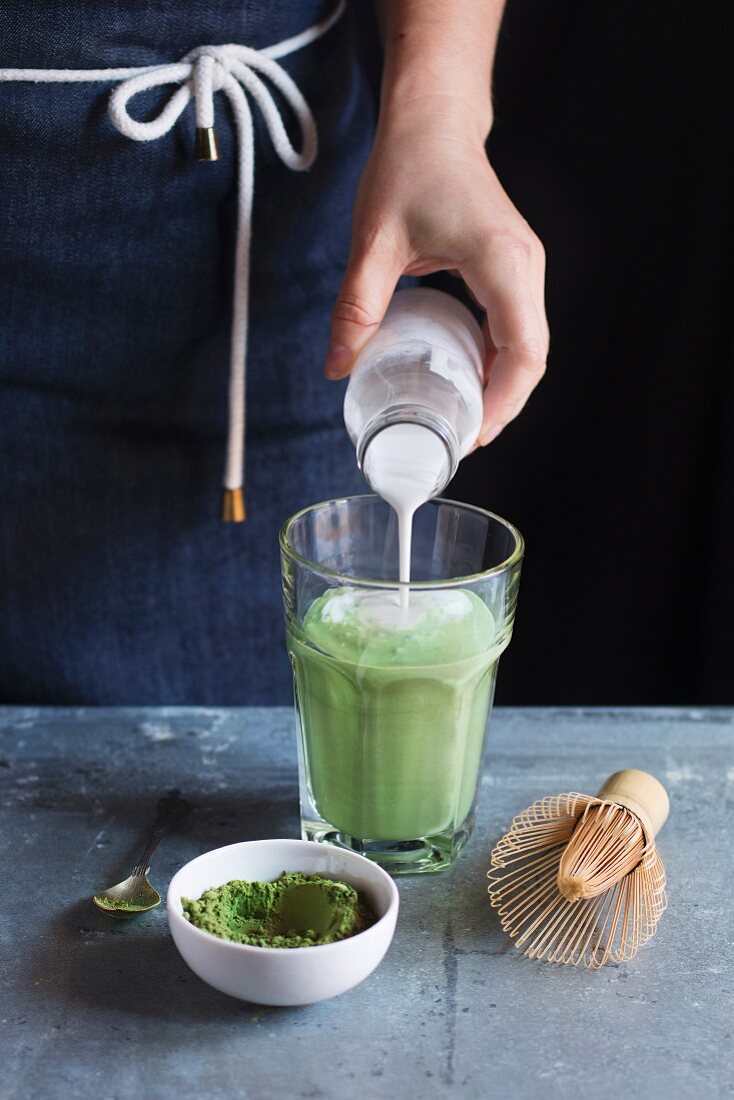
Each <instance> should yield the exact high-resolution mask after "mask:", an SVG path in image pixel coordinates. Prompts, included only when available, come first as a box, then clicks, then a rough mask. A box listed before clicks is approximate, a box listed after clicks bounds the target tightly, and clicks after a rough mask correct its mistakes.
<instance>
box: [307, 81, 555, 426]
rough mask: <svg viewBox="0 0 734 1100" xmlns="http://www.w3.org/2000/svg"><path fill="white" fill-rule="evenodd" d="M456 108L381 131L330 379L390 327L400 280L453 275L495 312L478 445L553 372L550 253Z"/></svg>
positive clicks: (363, 195)
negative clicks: (387, 318) (547, 305)
mask: <svg viewBox="0 0 734 1100" xmlns="http://www.w3.org/2000/svg"><path fill="white" fill-rule="evenodd" d="M457 117H458V112H457V115H456V116H453V117H451V112H450V111H449V112H448V113H447V111H446V107H445V103H443V102H442V103H441V105H440V107H436V105H435V103H434V104H433V105H431V108H430V109H429V110H426V107H425V105H424V106H423V107H422V108H421V109H419V110H418V111H412V113H408V114H403V115H402V116H401V119H400V121H399V123H398V124H395V123H389V124H388V125H387V126H384V127H383V126H381V127H380V130H379V131H378V135H377V138H376V140H375V144H374V148H373V150H372V154H371V156H370V158H369V161H368V163H367V165H366V167H365V170H364V173H363V175H362V180H361V182H360V185H359V189H358V192H357V198H356V202H355V207H354V218H353V228H352V244H351V250H350V254H349V261H348V265H347V270H346V273H345V275H344V280H343V282H342V286H341V289H340V291H339V296H338V298H337V300H336V304H335V305H334V311H333V317H332V325H331V337H330V344H329V352H328V356H327V360H326V369H325V373H326V376H327V378H334V379H337V378H343V377H345V376H346V375H347V374H349V371H350V369H351V366H352V363H353V361H354V357H355V355H356V354H357V353H358V352H359V351H360V349H361V348H362V347H363V346H364V344H365V343H366V342H367V340H369V338H370V336H371V335H372V334H373V333H374V331H375V329H376V328H377V326H378V325H379V324H380V321H381V320H382V318H383V316H384V314H385V311H386V309H387V306H388V304H389V302H390V298H391V297H392V294H393V292H394V290H395V285H396V283H397V281H398V279H399V277H400V276H401V275H403V274H405V275H428V274H429V273H431V272H433V271H441V270H444V269H447V270H453V271H455V272H456V273H458V274H459V275H460V276H461V277H462V278H463V279H464V281H465V282H466V284H467V286H468V288H469V290H470V291H471V293H472V295H473V296H474V298H475V299H476V301H477V302H478V304H479V305H480V306H481V307H482V308H483V309H484V310H485V312H486V320H485V325H484V335H485V342H486V359H485V364H484V379H485V389H484V418H483V422H482V427H481V430H480V433H479V436H478V439H477V443H478V444H479V445H484V444H486V443H489V442H490V441H491V440H493V439H495V438H496V436H498V435H499V433H500V432H501V431H502V429H503V428H504V427H505V425H506V424H507V423H509V421H510V420H512V419H513V418H514V417H515V416H517V414H518V413H519V412H520V410H521V409H522V407H523V406H524V404H525V402H526V401H527V399H528V397H529V396H530V394H531V392H532V390H533V389H534V388H535V386H536V385H537V384H538V382H539V381H540V379H541V378H542V377H543V374H544V372H545V361H546V356H547V354H548V325H547V321H546V317H545V309H544V304H543V284H544V274H545V256H544V252H543V246H542V245H541V243H540V241H539V240H538V238H537V237H536V236H535V234H534V233H533V231H532V230H531V229H530V227H529V226H528V224H527V222H525V220H524V219H523V218H522V216H521V215H520V214H519V213H518V211H517V210H516V209H515V207H514V206H513V205H512V203H511V201H510V199H509V198H508V196H507V195H506V194H505V192H504V190H503V189H502V187H501V185H500V183H499V181H498V179H497V177H496V175H495V174H494V171H493V170H492V167H491V166H490V164H489V162H488V160H487V157H486V153H485V150H484V144H483V140H482V138H481V137H480V136H479V135H478V134H472V133H461V131H460V130H459V129H458V127H457V124H456V119H457Z"/></svg>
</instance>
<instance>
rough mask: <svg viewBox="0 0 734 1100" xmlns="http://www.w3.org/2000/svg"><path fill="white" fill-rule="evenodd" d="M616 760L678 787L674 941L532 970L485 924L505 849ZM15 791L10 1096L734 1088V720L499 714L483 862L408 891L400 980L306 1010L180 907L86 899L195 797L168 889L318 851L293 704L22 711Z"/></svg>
mask: <svg viewBox="0 0 734 1100" xmlns="http://www.w3.org/2000/svg"><path fill="white" fill-rule="evenodd" d="M618 767H641V768H645V769H648V770H651V771H654V772H656V773H657V774H658V775H659V776H660V778H662V779H663V780H664V781H665V782H666V784H667V786H668V788H669V791H670V794H671V800H672V813H671V817H670V820H669V822H668V825H667V826H666V828H665V830H664V832H663V834H662V836H661V843H660V848H661V851H662V854H663V858H664V860H665V863H666V866H667V870H668V876H669V908H668V912H667V913H666V914H665V916H664V917H663V920H662V923H661V926H660V929H659V931H658V934H657V936H656V938H655V940H654V941H653V942H652V944H650V945H648V946H647V947H646V948H643V950H642V951H641V952H640V954H639V955H638V957H637V958H636V959H635V960H634V962H633V963H631V964H629V965H627V966H625V967H617V966H609V967H607V968H605V969H604V970H602V971H599V972H594V973H590V972H588V971H584V970H575V969H572V968H568V967H552V966H548V965H547V964H543V963H537V962H534V961H530V960H527V959H524V958H522V956H520V955H519V954H518V953H517V952H516V951H515V949H514V948H513V947H512V946H511V945H510V944H509V942H508V941H506V940H505V938H504V937H503V935H502V934H501V933H500V931H499V929H498V925H497V921H496V918H495V915H494V913H493V912H492V911H491V910H490V909H489V907H488V904H487V899H486V881H485V878H484V873H485V870H486V866H487V857H488V852H489V850H490V848H491V846H492V844H493V843H494V842H495V841H496V839H497V838H498V836H499V835H500V834H501V832H502V830H503V827H504V826H505V824H506V823H507V822H508V820H509V819H510V817H511V816H512V814H513V813H515V812H517V811H519V810H521V809H522V808H523V807H524V806H525V805H527V804H528V803H529V802H531V801H533V800H534V799H535V798H536V797H539V796H540V795H543V794H552V793H558V792H561V791H565V790H573V789H578V790H582V791H594V790H595V789H596V786H597V785H598V784H599V782H600V781H601V780H602V779H603V778H604V777H605V776H606V775H607V774H608V773H609V772H611V771H614V770H615V769H617V768H618ZM0 783H1V803H2V822H1V824H0V850H1V851H2V867H3V875H2V904H1V905H0V921H1V922H2V932H1V934H2V946H3V956H4V961H3V966H2V975H1V977H0V982H1V986H0V988H1V991H2V992H1V997H2V1004H1V1006H0V1096H2V1098H3V1100H11V1098H18V1100H20V1098H22V1100H33V1098H35V1097H38V1098H41V1097H43V1098H56V1097H62V1098H67V1097H68V1098H71V1097H91V1096H94V1097H105V1098H110V1100H113V1098H119V1100H127V1098H135V1100H147V1098H153V1100H158V1098H160V1100H168V1098H171V1100H172V1098H174V1097H175V1098H187V1097H197V1098H201V1097H207V1098H208V1097H211V1098H220V1097H221V1098H231V1097H245V1098H248V1100H249V1098H253V1100H269V1098H271V1097H273V1098H280V1097H283V1098H286V1097H288V1098H290V1097H303V1098H306V1097H309V1098H323V1100H343V1098H344V1097H351V1096H356V1097H359V1098H360V1100H373V1098H374V1100H377V1098H380V1100H390V1098H393V1097H396V1098H400V1100H423V1098H424V1097H425V1098H427V1100H430V1098H433V1097H441V1098H443V1097H448V1098H451V1097H466V1098H474V1097H476V1098H485V1097H502V1098H510V1100H513V1098H516V1097H517V1098H521V1100H526V1098H534V1097H543V1098H554V1097H559V1098H560V1097H563V1098H567V1097H578V1096H579V1095H584V1094H586V1095H589V1096H597V1097H602V1098H606V1097H615V1098H616V1097H648V1098H650V1097H651V1098H654V1097H666V1098H671V1100H675V1098H678V1097H686V1098H687V1097H691V1098H700V1097H718V1096H727V1095H729V1094H730V1093H732V1091H734V1069H733V1066H732V1051H733V1046H732V1034H731V1033H732V1028H733V1027H734V1014H733V1012H732V1008H733V1000H732V984H733V983H732V941H733V940H734V934H733V933H734V930H733V928H732V897H733V895H734V890H733V889H732V871H733V869H734V867H733V862H734V861H733V860H732V848H733V847H734V836H733V835H732V826H731V821H732V806H733V805H734V711H723V710H709V711H690V710H688V711H679V710H675V711H673V710H663V711H660V710H655V711H650V710H648V711H629V710H628V711H599V710H596V711H582V710H552V711H544V710H527V711H513V710H506V711H501V710H500V711H498V712H497V713H496V715H495V717H494V719H493V724H492V730H491V735H490V747H489V753H488V758H487V762H486V771H485V774H484V779H483V783H482V794H481V802H480V811H479V822H478V826H477V830H476V833H475V835H474V838H473V840H472V842H471V844H470V846H469V847H468V849H467V850H466V852H465V853H464V856H463V857H462V860H461V862H460V863H459V864H458V865H457V866H456V867H455V868H454V869H453V870H452V871H450V872H448V873H445V874H443V875H435V876H427V877H423V878H421V877H414V878H404V879H401V880H400V883H399V885H400V894H401V900H402V907H401V915H400V919H399V922H398V929H397V932H396V936H395V940H394V942H393V944H392V947H391V948H390V951H389V952H388V955H387V957H386V959H385V961H384V962H383V964H382V966H381V967H380V968H379V969H378V970H377V971H376V972H375V973H374V974H373V975H372V977H371V978H369V979H368V980H367V981H366V982H365V983H364V984H363V985H361V986H359V987H358V988H357V989H355V990H353V991H351V992H350V993H347V994H345V995H344V996H342V997H340V998H337V999H335V1000H333V1001H327V1002H325V1003H323V1004H320V1005H313V1006H311V1007H307V1008H299V1009H273V1008H270V1009H268V1008H262V1007H257V1006H255V1005H250V1004H243V1003H241V1002H238V1001H235V1000H231V999H229V998H228V997H225V996H224V995H222V994H219V993H216V992H215V991H214V990H212V989H210V988H209V987H208V986H206V985H204V984H203V983H202V982H201V981H200V980H199V979H198V978H196V977H195V976H194V975H193V974H192V973H191V972H190V971H189V970H188V969H187V968H186V966H185V965H184V963H183V962H182V961H181V959H180V958H179V956H178V954H177V952H176V949H175V947H174V946H173V943H172V941H171V939H170V937H169V935H168V930H167V925H166V915H165V912H164V911H163V908H162V907H161V908H160V909H158V910H155V911H154V912H152V913H149V914H147V915H146V916H143V917H140V918H137V919H136V920H135V921H130V922H122V921H111V920H110V919H109V918H106V917H104V916H103V915H102V914H98V913H97V912H96V910H95V909H94V908H93V907H92V905H91V904H90V901H89V895H90V894H91V892H92V891H93V890H94V889H97V888H99V887H100V886H103V885H105V884H107V883H109V882H110V881H115V879H116V878H119V877H121V875H122V873H123V872H125V873H126V868H127V867H128V864H129V861H130V857H131V856H132V855H134V854H137V852H136V849H137V847H138V845H139V840H140V834H141V829H142V828H143V827H144V825H145V824H146V823H147V822H148V819H149V818H150V816H151V814H152V812H153V809H154V805H155V801H156V798H157V797H158V795H159V794H160V793H161V792H162V791H164V790H165V789H166V788H169V787H172V786H178V787H180V788H181V789H182V791H183V792H184V793H185V794H186V796H187V797H188V798H189V799H190V800H191V801H192V802H193V803H194V804H195V808H194V810H193V811H192V813H191V814H190V815H189V817H188V818H187V820H186V822H185V824H184V826H183V827H182V828H181V831H180V832H179V833H178V834H177V835H176V836H174V837H172V838H171V839H170V840H168V841H167V842H165V843H164V846H163V847H162V848H161V849H160V851H159V855H158V857H157V858H156V860H155V873H154V875H153V878H154V880H155V882H156V884H157V885H158V886H159V888H161V889H162V888H164V887H165V886H166V885H167V882H168V880H169V879H170V877H171V875H172V874H173V872H174V871H175V870H176V869H177V868H178V867H179V866H180V865H181V864H182V863H184V862H185V861H186V860H188V859H191V858H192V857H193V856H195V855H197V854H199V853H200V852H202V851H204V850H205V849H207V848H213V847H217V846H219V845H222V844H227V843H230V842H234V841H237V840H242V839H255V838H260V837H268V836H294V835H296V833H297V827H298V820H297V783H296V764H295V749H294V734H293V718H292V714H291V712H290V711H289V710H264V709H253V710H243V711H236V710H235V711H224V710H222V711H220V710H201V709H175V710H174V709H170V710H160V709H159V710H93V709H84V710H68V709H64V710H40V711H37V710H26V709H15V708H13V709H5V710H2V709H0Z"/></svg>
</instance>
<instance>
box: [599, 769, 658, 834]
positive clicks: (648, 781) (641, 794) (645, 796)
mask: <svg viewBox="0 0 734 1100" xmlns="http://www.w3.org/2000/svg"><path fill="white" fill-rule="evenodd" d="M596 797H597V798H603V799H604V800H605V801H606V802H616V803H617V805H619V806H625V807H626V808H627V809H628V810H631V811H632V813H633V814H635V816H636V817H638V818H639V819H640V824H641V825H642V828H643V829H644V831H645V836H646V838H647V840H648V842H651V841H652V840H654V838H655V836H656V835H657V834H658V833H659V832H660V830H661V829H662V827H663V825H664V824H665V822H666V821H667V820H668V813H669V812H670V800H669V798H668V792H667V791H666V790H665V787H664V786H663V785H662V783H661V782H660V781H659V780H657V779H656V778H655V776H654V775H650V774H649V773H648V772H641V771H638V770H637V769H636V768H626V769H625V770H624V771H621V772H615V773H614V775H610V776H609V779H607V781H606V783H604V785H603V786H602V787H601V789H600V791H599V793H598V794H597V796H596Z"/></svg>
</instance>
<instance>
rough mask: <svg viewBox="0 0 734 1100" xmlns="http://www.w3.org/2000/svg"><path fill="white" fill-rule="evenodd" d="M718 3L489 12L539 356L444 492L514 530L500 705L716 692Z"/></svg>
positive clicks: (732, 186) (730, 584) (497, 143)
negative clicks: (520, 548) (543, 340)
mask: <svg viewBox="0 0 734 1100" xmlns="http://www.w3.org/2000/svg"><path fill="white" fill-rule="evenodd" d="M725 12H731V9H729V8H725V7H724V6H722V7H718V14H716V13H717V7H715V6H712V5H705V4H704V5H692V4H683V3H665V4H663V3H626V4H625V3H622V4H619V3H618V4H597V3H589V2H588V0H584V2H576V3H564V2H559V0H509V2H508V5H507V9H506V15H505V20H504V23H503V27H502V31H501V35H500V41H499V47H498V53H497V61H496V65H495V79H494V104H495V124H494V127H493V131H492V135H491V138H490V142H489V151H490V157H491V160H492V162H493V164H494V166H495V169H496V170H497V172H498V175H499V177H500V179H501V180H502V182H503V184H504V186H505V188H506V189H507V191H508V192H509V194H510V195H511V197H512V199H513V201H514V202H515V204H516V205H517V207H518V208H519V210H520V211H521V212H522V213H523V215H524V216H525V217H526V218H527V220H528V221H529V223H530V224H531V225H532V227H533V228H534V229H535V231H536V233H537V234H538V236H539V237H540V238H541V240H542V241H543V242H544V244H545V247H546V252H547V256H548V284H547V305H548V313H549V319H550V326H551V333H552V348H551V356H550V360H549V367H548V373H547V375H546V377H545V379H544V381H543V382H542V383H541V386H540V387H539V389H538V390H537V391H536V394H535V395H534V396H533V398H532V399H531V401H530V403H529V405H528V406H527V408H526V410H525V411H524V412H523V413H522V414H521V416H520V418H519V419H518V420H517V421H515V423H514V424H512V425H510V426H509V427H508V428H507V429H506V430H505V432H504V433H503V435H502V436H500V438H499V439H498V440H497V441H496V442H494V443H493V444H491V446H489V447H487V448H485V449H484V450H482V451H480V452H477V453H476V454H475V455H473V456H471V457H469V458H468V459H466V460H465V461H464V463H463V464H462V466H461V468H460V470H459V473H458V474H457V476H456V478H455V480H454V482H453V484H452V486H451V490H450V492H449V493H448V495H451V496H453V497H455V498H456V499H461V500H467V501H471V502H473V503H476V504H480V505H482V506H484V507H487V508H490V509H491V510H493V511H496V512H499V513H500V514H501V515H503V516H505V517H507V518H508V519H510V520H512V521H513V522H515V523H516V524H517V526H518V527H519V528H520V530H521V531H522V532H523V534H524V536H525V538H526V541H527V552H526V559H525V566H524V571H523V579H522V584H521V590H520V605H519V608H518V617H517V623H516V629H515V635H514V638H513V642H512V645H511V647H510V649H509V650H508V652H507V654H506V655H505V656H504V657H503V661H502V665H503V667H502V669H501V672H500V676H499V684H498V693H497V697H498V701H499V702H502V703H511V704H518V705H519V704H546V703H548V704H550V703H555V704H570V703H573V704H576V705H579V704H581V705H583V704H655V703H667V704H674V703H675V704H700V703H731V702H732V696H733V694H734V693H733V692H732V670H733V669H734V645H733V644H732V627H731V623H732V622H733V621H734V575H733V570H734V538H733V537H732V519H731V517H732V511H733V509H734V384H733V383H734V378H733V373H734V372H733V371H732V331H733V326H732V260H733V259H734V250H733V248H732V245H733V243H734V242H733V241H732V216H731V210H732V204H733V203H734V170H733V164H734V161H733V158H732V154H731V146H732V137H733V135H734V112H733V111H732V107H733V106H734V96H733V95H732V91H733V89H732V67H733V66H734V33H732V32H733V30H734V24H733V21H732V17H731V15H730V14H726V15H725V14H724V13H725ZM724 20H726V21H724Z"/></svg>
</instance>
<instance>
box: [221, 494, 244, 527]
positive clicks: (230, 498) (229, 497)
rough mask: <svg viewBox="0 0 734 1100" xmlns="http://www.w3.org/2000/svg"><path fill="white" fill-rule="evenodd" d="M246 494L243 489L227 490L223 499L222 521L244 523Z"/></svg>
mask: <svg viewBox="0 0 734 1100" xmlns="http://www.w3.org/2000/svg"><path fill="white" fill-rule="evenodd" d="M246 518H247V513H246V511H245V494H244V493H243V491H242V489H225V490H224V495H223V497H222V519H223V521H224V522H225V523H244V521H245V519H246Z"/></svg>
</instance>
